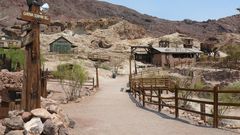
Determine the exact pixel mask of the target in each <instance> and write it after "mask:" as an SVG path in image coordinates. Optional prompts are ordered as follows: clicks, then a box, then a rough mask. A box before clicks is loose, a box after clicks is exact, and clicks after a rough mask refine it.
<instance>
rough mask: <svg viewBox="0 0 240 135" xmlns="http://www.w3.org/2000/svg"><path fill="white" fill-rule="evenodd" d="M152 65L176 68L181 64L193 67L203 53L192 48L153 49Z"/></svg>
mask: <svg viewBox="0 0 240 135" xmlns="http://www.w3.org/2000/svg"><path fill="white" fill-rule="evenodd" d="M151 52H152V64H153V65H156V66H161V67H169V68H170V67H175V66H178V65H180V64H184V65H187V64H188V65H192V64H195V63H196V60H197V56H198V55H199V54H200V53H202V52H201V51H199V50H197V49H192V48H162V47H153V48H152V51H151Z"/></svg>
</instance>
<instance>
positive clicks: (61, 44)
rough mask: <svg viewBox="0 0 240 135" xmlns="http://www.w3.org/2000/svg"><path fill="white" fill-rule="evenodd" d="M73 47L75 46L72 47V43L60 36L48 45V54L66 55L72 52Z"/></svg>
mask: <svg viewBox="0 0 240 135" xmlns="http://www.w3.org/2000/svg"><path fill="white" fill-rule="evenodd" d="M75 47H77V46H75V45H73V43H72V42H70V41H69V40H68V39H66V38H65V37H63V36H61V37H59V38H58V39H56V40H54V41H53V42H52V43H50V52H55V53H60V54H66V53H71V52H73V48H75Z"/></svg>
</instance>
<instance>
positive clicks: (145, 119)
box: [63, 77, 234, 135]
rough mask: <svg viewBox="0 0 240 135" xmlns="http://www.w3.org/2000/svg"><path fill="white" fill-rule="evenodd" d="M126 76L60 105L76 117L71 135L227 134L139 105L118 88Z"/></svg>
mask: <svg viewBox="0 0 240 135" xmlns="http://www.w3.org/2000/svg"><path fill="white" fill-rule="evenodd" d="M126 82H127V77H118V78H117V79H115V80H114V79H109V80H105V81H104V82H101V84H102V87H101V90H100V91H99V92H98V93H97V94H96V95H94V96H92V97H90V98H87V99H86V100H84V101H83V102H81V103H78V104H76V103H73V104H67V105H64V106H63V108H64V110H65V111H66V112H67V113H68V114H69V116H70V117H71V118H73V119H74V120H75V121H76V123H77V124H76V127H75V129H74V130H72V131H71V134H73V135H160V134H161V135H176V134H177V135H198V134H199V135H231V134H234V133H233V132H227V131H224V130H220V129H213V128H203V127H197V126H194V125H190V124H187V123H184V122H182V121H178V120H175V119H174V118H172V117H169V116H167V115H164V114H159V113H154V112H152V111H149V110H146V109H143V108H141V107H139V106H138V105H137V104H136V103H134V101H133V100H132V99H131V97H129V95H128V93H125V92H121V91H120V89H121V88H122V87H125V86H126Z"/></svg>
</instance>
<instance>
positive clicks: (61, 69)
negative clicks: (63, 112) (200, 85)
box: [54, 64, 87, 101]
mask: <svg viewBox="0 0 240 135" xmlns="http://www.w3.org/2000/svg"><path fill="white" fill-rule="evenodd" d="M54 75H55V77H57V78H59V79H60V84H61V87H62V89H63V91H64V93H65V95H66V99H67V100H68V101H74V100H76V99H77V98H78V97H80V92H81V87H82V85H83V83H84V82H85V81H86V79H87V72H86V71H85V69H84V68H83V67H82V66H81V65H77V64H64V65H59V66H58V70H57V71H56V72H54Z"/></svg>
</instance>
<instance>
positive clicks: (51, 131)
mask: <svg viewBox="0 0 240 135" xmlns="http://www.w3.org/2000/svg"><path fill="white" fill-rule="evenodd" d="M58 130H59V127H58V126H57V125H55V124H54V123H53V122H52V121H51V120H50V119H48V120H46V121H45V122H44V129H43V134H45V135H58Z"/></svg>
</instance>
